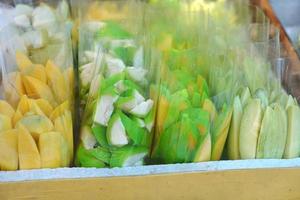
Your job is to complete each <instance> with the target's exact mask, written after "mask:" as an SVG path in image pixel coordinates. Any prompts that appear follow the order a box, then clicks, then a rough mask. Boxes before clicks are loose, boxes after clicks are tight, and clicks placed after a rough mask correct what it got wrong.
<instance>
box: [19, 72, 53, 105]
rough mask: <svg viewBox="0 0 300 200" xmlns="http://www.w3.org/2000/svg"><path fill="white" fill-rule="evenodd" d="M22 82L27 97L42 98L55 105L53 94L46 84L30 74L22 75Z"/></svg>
mask: <svg viewBox="0 0 300 200" xmlns="http://www.w3.org/2000/svg"><path fill="white" fill-rule="evenodd" d="M23 83H24V86H25V89H26V92H27V95H28V96H29V97H31V98H34V99H39V98H42V99H45V100H47V101H48V102H50V103H51V105H54V106H55V105H56V102H55V99H54V96H53V94H52V91H51V89H50V88H49V87H48V85H46V84H45V83H43V82H42V81H40V80H38V79H36V78H33V77H30V76H24V77H23Z"/></svg>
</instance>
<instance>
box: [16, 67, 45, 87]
mask: <svg viewBox="0 0 300 200" xmlns="http://www.w3.org/2000/svg"><path fill="white" fill-rule="evenodd" d="M21 74H22V75H23V76H24V75H25V76H31V77H33V78H36V79H38V80H40V81H42V82H43V83H47V76H46V72H45V67H44V66H43V65H40V64H34V65H31V66H28V67H26V68H25V69H23V70H21Z"/></svg>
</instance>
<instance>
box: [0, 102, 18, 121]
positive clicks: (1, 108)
mask: <svg viewBox="0 0 300 200" xmlns="http://www.w3.org/2000/svg"><path fill="white" fill-rule="evenodd" d="M0 114H3V115H6V116H8V117H9V118H12V117H13V116H14V114H15V110H14V109H13V107H12V106H11V105H10V104H9V103H7V102H6V101H3V100H0Z"/></svg>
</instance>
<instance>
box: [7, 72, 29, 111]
mask: <svg viewBox="0 0 300 200" xmlns="http://www.w3.org/2000/svg"><path fill="white" fill-rule="evenodd" d="M3 87H4V96H5V99H6V100H7V101H8V103H9V104H10V105H12V106H13V107H14V108H16V107H17V105H18V102H19V100H20V96H22V95H23V94H25V89H24V86H23V83H22V80H21V76H20V73H18V72H12V73H9V74H8V75H7V76H5V77H3Z"/></svg>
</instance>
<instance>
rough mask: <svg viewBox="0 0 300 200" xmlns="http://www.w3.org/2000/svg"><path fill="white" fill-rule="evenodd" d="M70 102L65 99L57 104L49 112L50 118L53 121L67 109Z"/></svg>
mask: <svg viewBox="0 0 300 200" xmlns="http://www.w3.org/2000/svg"><path fill="white" fill-rule="evenodd" d="M69 108H70V104H69V101H65V102H63V103H62V104H60V105H59V106H57V107H56V108H55V109H54V110H53V111H52V113H51V115H50V119H51V120H52V121H54V120H55V119H56V118H57V117H59V116H61V115H63V114H64V112H65V111H67V110H69Z"/></svg>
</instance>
